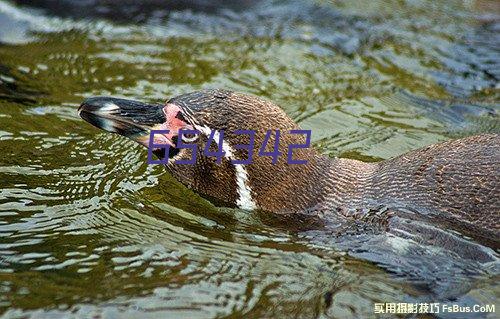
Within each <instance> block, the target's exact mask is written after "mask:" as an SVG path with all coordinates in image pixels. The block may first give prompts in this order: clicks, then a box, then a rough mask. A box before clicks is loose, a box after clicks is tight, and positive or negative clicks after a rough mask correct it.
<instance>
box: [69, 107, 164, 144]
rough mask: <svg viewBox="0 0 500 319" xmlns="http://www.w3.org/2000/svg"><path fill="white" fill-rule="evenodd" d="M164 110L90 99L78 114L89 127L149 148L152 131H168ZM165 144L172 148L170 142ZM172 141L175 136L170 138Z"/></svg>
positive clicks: (80, 108) (79, 109)
mask: <svg viewBox="0 0 500 319" xmlns="http://www.w3.org/2000/svg"><path fill="white" fill-rule="evenodd" d="M163 108H164V106H163V105H160V104H147V103H142V102H138V101H132V100H126V99H118V98H112V97H91V98H88V99H86V100H84V101H83V103H82V104H81V105H80V107H79V108H78V114H79V115H80V117H81V118H82V119H84V120H85V121H87V122H89V123H90V124H92V125H94V126H95V127H98V128H100V129H103V130H105V131H108V132H111V133H117V134H120V135H123V136H126V137H128V138H130V139H132V140H135V141H136V142H138V143H140V144H143V145H144V146H146V147H148V142H149V134H150V132H151V130H159V129H168V127H166V125H165V124H166V121H167V118H166V114H165V113H164V110H163ZM166 137H167V136H165V138H164V139H163V140H164V141H163V142H164V143H168V144H170V145H173V144H172V142H171V139H168V138H166ZM168 137H170V138H171V137H172V136H168Z"/></svg>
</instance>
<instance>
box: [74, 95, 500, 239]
mask: <svg viewBox="0 0 500 319" xmlns="http://www.w3.org/2000/svg"><path fill="white" fill-rule="evenodd" d="M78 112H79V115H80V116H81V117H82V118H83V119H84V120H86V121H87V122H89V123H90V124H92V125H94V126H96V127H98V128H100V129H103V130H105V131H108V132H112V133H117V134H120V135H122V136H125V137H128V138H130V139H132V140H134V141H136V142H138V143H140V144H141V145H144V146H145V147H148V148H150V146H151V142H154V143H153V144H154V145H155V147H156V146H158V145H160V146H161V145H164V146H168V152H165V151H164V149H162V148H161V147H157V148H154V149H153V150H152V152H153V153H154V154H156V155H157V156H158V157H159V158H161V159H166V160H167V161H166V164H165V166H166V168H167V170H168V171H169V172H170V173H171V174H172V175H173V176H174V177H175V178H176V179H177V180H179V181H180V182H181V183H182V184H184V185H185V186H187V187H188V188H191V189H193V190H194V191H195V192H197V193H199V194H200V195H201V196H203V197H205V198H207V199H209V200H211V201H214V202H216V203H219V204H221V205H224V206H228V207H239V208H241V209H244V210H256V209H258V210H261V211H264V212H269V213H273V214H276V215H278V216H282V217H284V218H285V219H286V218H294V216H299V215H301V216H321V217H322V219H327V220H328V219H330V220H332V221H334V224H339V223H340V224H349V223H351V222H353V223H357V222H358V221H360V220H362V221H365V222H366V223H372V224H376V225H377V227H388V226H387V225H390V220H391V219H394V218H396V219H394V220H397V218H398V217H402V216H404V217H406V218H409V219H410V220H423V221H426V222H429V223H431V224H432V225H439V226H440V227H441V228H446V229H451V230H454V231H458V232H460V233H462V234H464V235H466V236H471V237H474V238H476V239H480V240H481V241H482V242H485V243H487V244H489V245H490V246H493V247H495V248H498V247H500V245H499V241H498V238H500V236H499V227H500V196H499V194H500V192H499V191H500V189H499V184H500V136H499V134H495V133H493V134H480V135H474V136H470V137H465V138H461V139H456V140H450V141H446V142H443V143H438V144H434V145H429V146H426V147H423V148H421V149H417V150H414V151H411V152H408V153H405V154H402V155H400V156H397V157H395V158H391V159H387V160H384V161H380V162H375V163H366V162H362V161H358V160H353V159H345V158H330V157H328V156H325V155H322V154H321V153H319V152H318V151H317V150H315V149H314V148H313V147H299V148H295V149H294V150H293V154H292V157H293V158H294V159H297V160H298V161H300V164H291V163H290V158H288V157H287V156H286V155H287V154H288V151H289V147H290V145H303V146H304V145H306V144H307V136H306V135H307V134H292V133H290V132H297V131H300V127H299V126H298V125H297V124H296V123H295V122H294V121H293V120H292V119H291V118H290V117H289V116H288V115H287V114H286V113H285V112H284V111H283V110H282V109H281V108H280V107H278V106H277V105H275V104H274V103H272V102H270V101H267V100H265V99H262V98H259V97H256V96H253V95H248V94H243V93H237V92H232V91H228V90H222V89H213V90H203V91H196V92H192V93H187V94H183V95H180V96H177V97H174V98H171V99H170V100H168V101H167V102H166V103H165V104H147V103H142V102H138V101H132V100H126V99H119V98H113V97H91V98H87V99H85V100H84V101H83V103H82V104H81V106H80V107H79V109H78ZM161 130H164V133H163V134H154V135H152V134H151V132H154V131H161ZM165 130H168V133H166V131H165ZM182 130H194V131H196V132H199V134H193V133H190V134H184V133H183V132H184V131H182ZM242 130H243V131H252V132H254V133H253V136H251V134H236V132H237V131H242ZM269 132H272V133H274V134H270V133H269ZM276 132H280V133H279V143H275V142H276V140H278V137H277V134H276ZM222 134H223V138H222V139H220V137H221V135H222ZM215 137H217V138H215ZM252 138H253V139H254V141H251V139H252ZM179 140H181V141H182V143H183V144H191V145H196V146H197V147H196V148H181V147H177V146H178V145H179V143H178V142H179ZM250 142H254V143H250ZM207 143H208V146H207ZM249 144H251V145H253V146H252V147H251V148H252V150H249V149H248V148H244V147H241V145H249ZM264 144H266V145H267V146H269V148H270V149H272V147H273V146H276V149H274V152H275V154H281V155H280V156H277V157H276V158H274V157H273V156H257V155H256V154H257V153H258V151H259V147H260V146H262V145H264ZM204 150H209V151H210V152H211V153H209V154H212V153H216V152H219V153H218V154H219V155H221V154H223V155H221V156H220V158H217V157H216V156H207V152H204ZM249 152H252V153H253V155H254V156H253V157H252V159H251V163H245V164H243V163H242V162H243V161H244V160H245V159H248V157H249ZM193 153H196V154H195V156H194V157H193ZM193 158H194V162H193V163H192V164H191V165H182V164H176V162H178V161H193ZM380 225H382V226H380Z"/></svg>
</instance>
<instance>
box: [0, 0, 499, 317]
mask: <svg viewBox="0 0 500 319" xmlns="http://www.w3.org/2000/svg"><path fill="white" fill-rule="evenodd" d="M48 2H50V1H41V2H40V3H41V4H39V5H38V6H36V4H37V2H36V1H35V2H33V1H17V2H13V1H4V0H2V1H0V152H1V154H2V156H0V315H2V314H3V316H4V317H5V318H18V317H19V318H23V317H36V318H59V317H77V318H93V317H94V316H96V317H105V318H127V317H130V318H136V317H137V318H181V317H183V318H212V317H231V318H238V317H243V316H244V317H246V318H257V317H259V318H260V317H265V318H287V317H297V318H312V317H334V318H360V317H362V318H369V317H375V316H376V315H375V314H374V313H373V309H374V303H377V302H406V301H414V300H424V301H426V302H439V301H441V302H444V301H446V300H447V299H446V298H445V297H440V298H441V299H439V298H438V297H436V296H435V295H434V294H433V293H430V292H429V291H427V290H426V289H420V288H419V287H418V285H413V284H412V283H409V282H408V281H407V280H404V279H401V278H398V277H397V276H392V275H391V274H390V273H388V272H387V271H385V270H384V269H383V268H382V267H379V266H377V265H374V264H372V263H370V262H367V261H364V260H362V259H356V258H352V257H350V256H349V254H346V252H345V251H343V250H342V249H336V248H335V247H333V246H330V245H325V244H319V243H315V242H311V241H310V240H307V239H306V238H305V237H304V236H302V235H301V234H300V233H298V232H295V231H291V230H288V229H287V227H286V225H279V223H278V224H277V223H276V222H268V221H267V220H266V219H265V218H263V217H262V216H260V215H259V214H257V213H250V212H244V211H239V210H233V209H227V208H218V207H215V206H213V205H212V204H210V203H209V202H207V201H205V200H203V199H201V198H200V197H199V196H197V195H196V194H194V193H192V192H191V191H189V190H187V189H186V188H184V187H182V186H181V185H180V184H179V183H177V182H176V181H175V180H174V179H173V178H172V177H171V176H170V175H169V174H168V173H166V172H165V170H164V169H163V168H162V167H158V166H152V165H147V164H146V158H147V153H146V150H145V149H144V148H142V147H140V146H138V145H136V144H134V143H133V142H131V141H129V140H127V139H125V138H123V137H119V136H117V135H113V134H107V133H104V132H102V131H100V130H98V129H95V128H93V127H92V126H90V125H89V124H88V123H86V122H84V121H83V120H81V119H80V118H79V117H78V114H77V112H76V109H77V107H78V105H79V103H80V102H81V101H82V99H83V98H84V97H88V96H93V95H114V96H122V97H127V98H133V99H139V100H143V101H150V102H161V101H165V100H166V99H167V98H169V97H173V96H175V95H178V94H181V93H186V92H190V91H193V90H197V89H201V88H213V87H222V88H228V89H233V90H237V91H242V92H247V93H252V94H255V95H259V96H262V97H265V98H268V99H270V100H273V101H275V102H276V103H277V104H278V105H280V106H281V107H282V108H283V109H284V110H285V111H286V112H287V113H288V114H289V115H290V116H291V117H292V118H294V119H295V120H297V121H298V122H299V123H300V124H301V126H302V127H304V128H306V129H311V130H312V131H313V137H314V144H315V146H316V147H317V148H319V149H320V150H321V151H322V152H323V153H325V154H328V155H331V156H340V157H349V158H355V159H361V160H365V161H377V160H380V159H385V158H389V157H392V156H396V155H399V154H401V153H404V152H406V151H409V150H412V149H416V148H418V147H422V146H424V145H428V144H431V143H435V142H439V141H444V140H447V139H449V138H452V137H455V136H463V135H468V134H472V133H480V132H491V131H498V129H499V126H498V122H497V121H486V120H482V119H473V120H471V122H470V125H469V124H467V123H465V124H464V123H457V122H454V121H451V122H450V121H446V120H444V119H442V118H440V117H439V116H435V114H434V115H433V114H431V113H426V112H425V110H424V112H418V111H415V110H414V109H412V108H411V107H409V106H408V105H404V103H402V104H398V103H388V102H387V101H386V100H384V97H387V96H390V95H391V94H392V92H394V91H396V90H400V89H402V90H405V91H407V92H410V93H412V94H415V95H418V96H421V97H425V98H428V99H430V100H438V99H441V100H447V101H470V100H472V101H473V102H474V103H479V104H488V105H490V104H492V103H498V100H499V89H498V88H499V85H498V79H499V78H500V59H499V51H500V48H499V43H500V36H499V34H498V30H499V29H500V18H499V17H500V13H499V12H498V9H499V7H498V5H497V3H496V2H495V1H423V0H422V1H335V2H329V1H267V0H266V1H261V2H254V3H252V2H251V1H250V2H249V1H246V2H245V7H239V6H238V5H236V4H233V5H231V6H230V7H224V8H219V9H217V8H216V9H213V8H212V9H213V10H212V9H211V10H208V9H206V8H204V9H203V10H183V9H179V10H173V9H171V8H163V7H162V6H161V5H160V6H158V5H157V4H155V1H146V2H145V3H146V4H144V8H142V7H141V6H139V8H135V9H134V10H136V11H133V12H134V13H133V14H131V15H130V16H127V15H126V14H125V13H127V12H129V11H128V10H129V9H128V7H127V6H126V5H125V4H123V7H121V11H117V12H116V13H115V14H114V15H113V14H109V6H110V5H109V2H107V3H108V5H107V6H106V5H104V6H103V7H102V8H101V7H99V6H89V7H85V6H84V7H81V8H79V9H78V8H77V9H75V10H73V11H72V10H68V9H67V8H59V7H57V6H55V8H52V7H51V6H49V5H46V4H47V3H48ZM66 2H68V3H70V4H71V1H69V0H67V1H61V3H66ZM103 2H104V3H106V1H103ZM129 2H133V1H129ZM157 2H158V1H157ZM195 2H196V1H195ZM24 3H31V4H33V3H34V4H35V7H33V6H25V5H23V4H24ZM124 3H125V2H124ZM151 3H153V4H151ZM115 5H117V4H116V3H115ZM242 6H243V4H242ZM106 8H107V9H108V11H106ZM130 10H132V9H130ZM103 12H104V13H103ZM106 12H108V13H106ZM112 12H113V11H112ZM137 12H138V13H137ZM141 12H142V14H141ZM120 15H122V16H120ZM454 275H455V274H454V273H453V272H452V271H450V272H449V276H450V277H453V276H454ZM467 282H468V284H467V285H460V286H459V288H458V287H455V288H453V289H455V290H454V292H455V296H458V297H456V299H454V300H455V301H456V300H458V301H460V302H463V303H467V302H472V303H490V304H491V303H495V302H497V306H498V297H499V295H500V291H499V290H500V288H499V286H498V285H497V284H496V282H498V273H493V274H491V273H488V274H484V275H482V276H478V277H477V278H475V279H474V280H473V281H469V280H467ZM453 289H452V290H453ZM444 295H446V294H444ZM443 298H444V299H443ZM497 311H498V310H497ZM44 315H45V316H44ZM491 315H492V314H490V316H491ZM493 315H494V314H493ZM37 316H39V317H37ZM452 317H453V316H452ZM455 318H456V317H455Z"/></svg>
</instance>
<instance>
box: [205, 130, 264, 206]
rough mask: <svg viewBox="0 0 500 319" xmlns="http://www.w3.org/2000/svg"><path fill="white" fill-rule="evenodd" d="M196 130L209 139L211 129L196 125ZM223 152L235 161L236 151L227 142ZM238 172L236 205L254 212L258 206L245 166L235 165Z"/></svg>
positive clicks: (216, 137)
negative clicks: (253, 196) (254, 199)
mask: <svg viewBox="0 0 500 319" xmlns="http://www.w3.org/2000/svg"><path fill="white" fill-rule="evenodd" d="M195 128H196V129H197V130H198V131H200V132H202V133H203V134H205V135H206V136H207V137H209V136H210V132H211V130H210V128H209V127H207V126H199V125H195ZM219 136H220V135H219V132H218V131H215V133H214V140H215V142H216V143H218V142H219ZM222 150H223V151H224V152H225V155H224V157H226V158H228V159H230V160H234V159H236V158H235V156H234V149H233V148H232V147H231V145H229V144H228V143H227V142H226V141H224V140H223V141H222ZM233 165H234V168H235V170H236V186H237V191H238V196H239V198H238V199H237V200H236V205H238V207H239V208H241V209H247V210H252V209H256V208H257V204H256V203H255V202H254V201H253V199H252V189H251V188H250V186H249V185H248V172H247V170H246V168H245V165H243V164H233Z"/></svg>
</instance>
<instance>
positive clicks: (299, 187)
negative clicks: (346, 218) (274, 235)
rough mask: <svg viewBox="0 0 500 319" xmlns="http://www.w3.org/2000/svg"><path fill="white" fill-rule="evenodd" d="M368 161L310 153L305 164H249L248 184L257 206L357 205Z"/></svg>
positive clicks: (297, 209)
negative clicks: (265, 165)
mask: <svg viewBox="0 0 500 319" xmlns="http://www.w3.org/2000/svg"><path fill="white" fill-rule="evenodd" d="M370 165H371V164H369V163H363V162H360V161H356V160H349V159H331V158H329V157H326V156H324V155H320V154H317V153H315V154H312V155H311V156H309V157H308V161H307V163H306V164H297V165H286V166H280V165H268V166H267V167H265V169H262V167H258V166H254V165H250V166H248V171H249V183H250V185H251V188H252V194H253V195H254V200H255V202H256V203H258V206H259V208H261V209H263V210H265V211H271V212H275V213H286V214H288V213H295V212H303V211H305V210H310V209H312V208H334V207H343V206H347V205H351V204H356V203H358V202H360V201H361V200H362V197H363V190H364V186H365V183H366V181H367V180H368V178H369V172H370V171H371V169H370Z"/></svg>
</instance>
